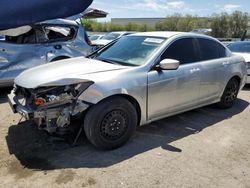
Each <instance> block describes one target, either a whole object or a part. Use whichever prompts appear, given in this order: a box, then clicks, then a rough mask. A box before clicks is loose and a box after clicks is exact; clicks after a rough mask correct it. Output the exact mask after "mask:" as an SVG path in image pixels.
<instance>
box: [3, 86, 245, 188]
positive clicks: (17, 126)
mask: <svg viewBox="0 0 250 188" xmlns="http://www.w3.org/2000/svg"><path fill="white" fill-rule="evenodd" d="M8 92H9V91H8V90H3V89H1V95H0V114H1V116H0V143H1V145H0V182H1V184H0V187H46V188H50V187H53V188H54V187H109V188H110V187H114V188H117V187H153V186H154V187H164V188H165V187H233V188H235V187H250V136H249V135H250V107H249V103H250V87H247V88H245V89H244V90H243V91H242V92H241V93H240V96H239V100H238V101H237V103H236V105H235V106H234V107H233V108H232V109H229V110H218V109H216V108H215V107H214V106H209V107H205V108H201V109H198V110H194V111H191V112H187V113H184V114H180V115H177V116H174V117H171V118H167V119H164V120H161V121H158V122H154V123H152V124H150V125H147V126H144V127H140V128H139V129H138V131H137V133H136V135H135V136H134V137H133V138H132V139H131V141H130V142H129V143H128V144H127V145H125V146H124V147H122V148H120V149H117V150H114V151H98V150H96V149H95V148H94V147H92V145H90V144H89V143H88V141H87V140H86V138H85V136H82V137H81V140H80V141H79V143H78V146H77V147H70V145H69V143H68V142H65V141H60V140H54V139H52V138H51V137H49V136H47V134H46V133H44V132H42V131H39V130H37V128H36V126H34V124H33V123H32V122H21V123H18V122H19V120H20V116H19V115H14V114H13V113H12V112H11V109H10V108H9V106H8V104H7V100H6V97H5V95H6V93H8Z"/></svg>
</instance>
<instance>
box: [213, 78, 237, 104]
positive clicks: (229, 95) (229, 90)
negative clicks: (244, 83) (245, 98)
mask: <svg viewBox="0 0 250 188" xmlns="http://www.w3.org/2000/svg"><path fill="white" fill-rule="evenodd" d="M239 90H240V84H239V82H238V80H237V79H236V78H232V79H231V80H229V82H228V84H227V86H226V88H225V91H224V93H223V95H222V97H221V101H220V102H219V103H218V107H219V108H221V109H227V108H231V107H232V106H233V105H234V103H235V101H236V99H237V96H238V93H239Z"/></svg>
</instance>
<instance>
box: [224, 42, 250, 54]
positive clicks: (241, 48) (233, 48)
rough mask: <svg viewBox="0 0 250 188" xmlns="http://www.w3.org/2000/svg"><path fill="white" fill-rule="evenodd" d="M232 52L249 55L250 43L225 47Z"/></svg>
mask: <svg viewBox="0 0 250 188" xmlns="http://www.w3.org/2000/svg"><path fill="white" fill-rule="evenodd" d="M227 47H228V48H229V49H230V50H231V51H232V52H239V53H250V43H245V42H243V43H232V44H229V45H228V46H227Z"/></svg>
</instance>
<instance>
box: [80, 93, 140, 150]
mask: <svg viewBox="0 0 250 188" xmlns="http://www.w3.org/2000/svg"><path fill="white" fill-rule="evenodd" d="M136 125H137V112H136V110H135V108H134V106H133V105H132V104H131V103H130V102H129V101H127V100H126V99H123V98H122V97H114V98H110V99H108V100H105V101H103V102H101V103H99V104H97V105H96V106H93V107H92V108H91V109H90V110H89V111H88V113H87V114H86V116H85V121H84V130H85V133H86V136H87V138H88V139H89V141H90V142H91V143H92V144H93V145H94V146H96V147H97V148H100V149H115V148H118V147H120V146H122V145H124V144H125V143H126V142H127V141H128V140H129V138H130V137H131V136H132V135H133V134H134V132H135V130H136Z"/></svg>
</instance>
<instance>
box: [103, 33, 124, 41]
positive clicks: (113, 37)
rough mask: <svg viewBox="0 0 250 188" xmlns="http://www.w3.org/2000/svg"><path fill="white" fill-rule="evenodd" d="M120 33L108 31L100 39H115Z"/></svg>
mask: <svg viewBox="0 0 250 188" xmlns="http://www.w3.org/2000/svg"><path fill="white" fill-rule="evenodd" d="M120 35H121V34H119V33H109V34H107V35H105V36H104V37H103V38H102V39H104V40H115V39H117V38H118V37H119V36H120Z"/></svg>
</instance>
